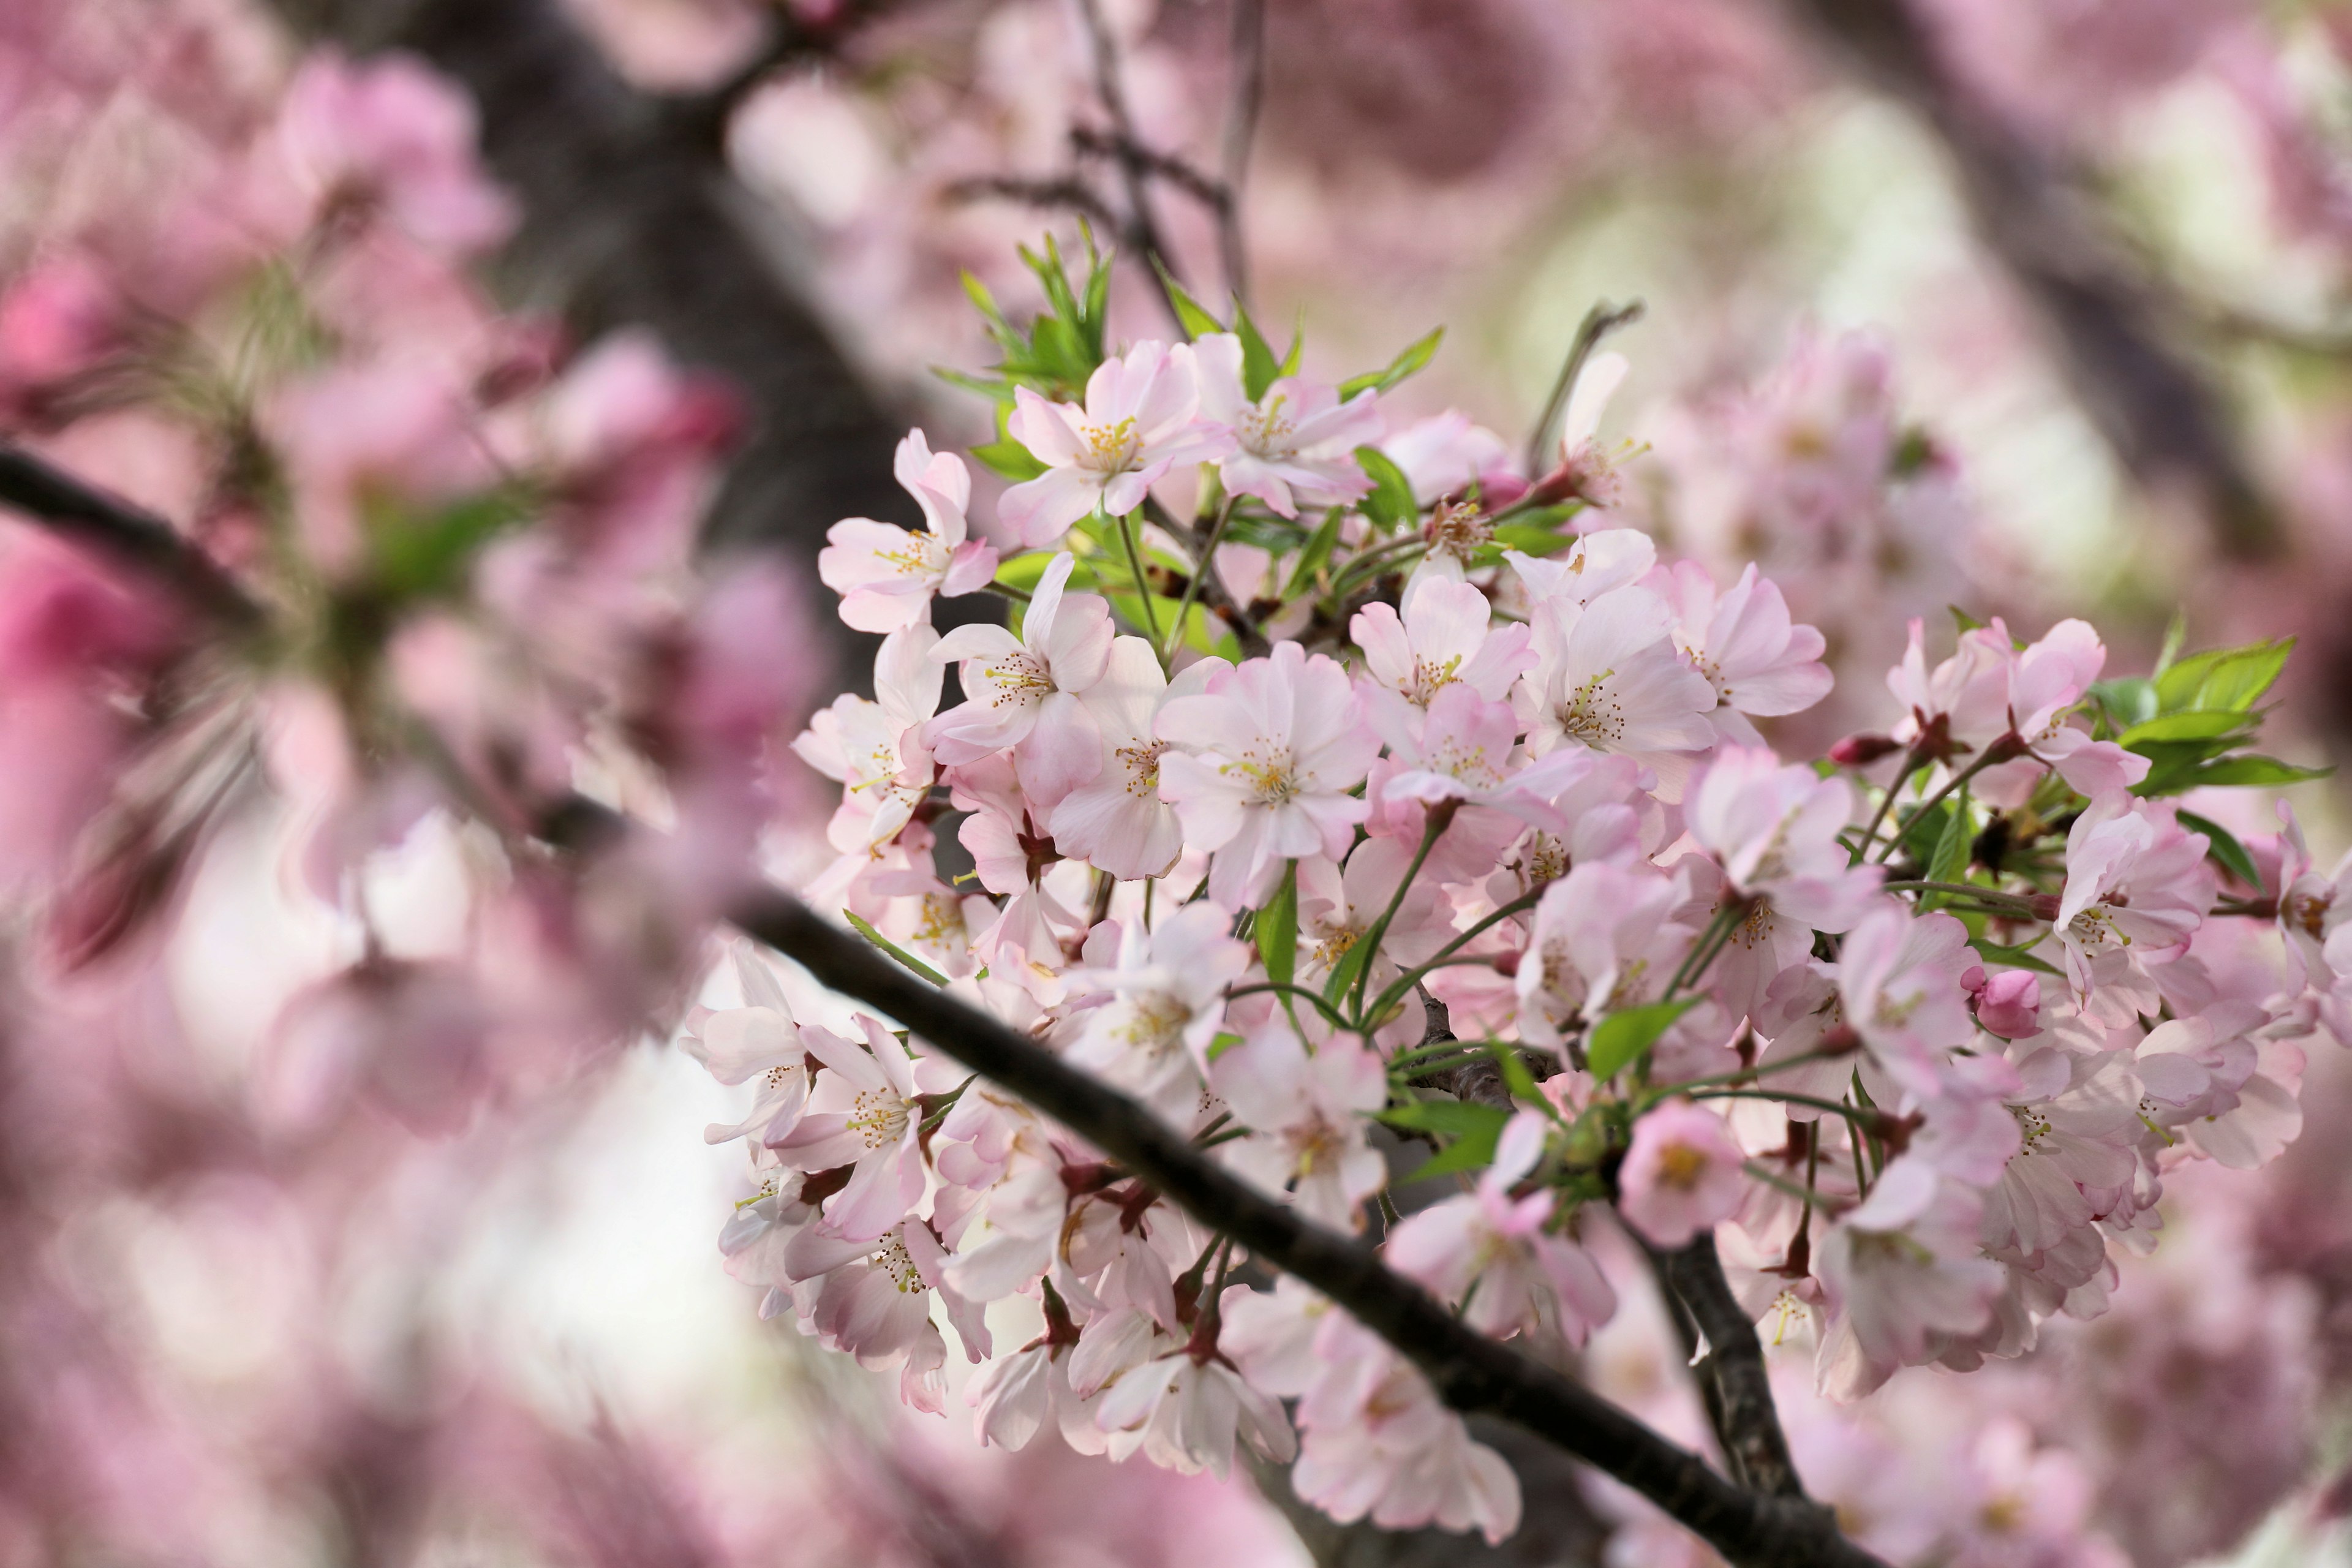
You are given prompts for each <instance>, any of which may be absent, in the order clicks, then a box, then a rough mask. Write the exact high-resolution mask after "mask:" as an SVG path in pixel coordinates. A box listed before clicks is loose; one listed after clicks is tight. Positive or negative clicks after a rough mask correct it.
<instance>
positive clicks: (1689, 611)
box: [1653, 561, 1831, 746]
mask: <svg viewBox="0 0 2352 1568" xmlns="http://www.w3.org/2000/svg"><path fill="white" fill-rule="evenodd" d="M1660 575H1663V576H1664V577H1665V579H1666V581H1665V582H1664V583H1663V584H1656V586H1657V588H1658V590H1659V591H1660V592H1661V593H1662V594H1663V595H1664V596H1665V598H1666V600H1667V602H1668V603H1669V604H1671V605H1673V606H1674V612H1675V647H1677V648H1679V649H1681V650H1682V655H1683V657H1684V658H1686V659H1688V660H1689V661H1690V665H1691V668H1694V669H1696V670H1697V671H1698V672H1699V674H1701V675H1702V676H1705V677H1706V681H1707V684H1708V685H1710V686H1712V687H1714V688H1715V700H1716V708H1715V712H1714V721H1715V725H1716V728H1717V730H1718V731H1721V732H1722V733H1723V734H1724V736H1725V737H1726V738H1727V739H1729V740H1733V741H1737V742H1740V743H1741V744H1743V745H1751V746H1752V745H1759V744H1761V743H1762V739H1761V737H1760V736H1759V735H1758V734H1757V733H1756V726H1755V725H1753V724H1751V723H1749V722H1748V716H1754V717H1757V718H1767V717H1775V716H1778V715H1780V714H1786V713H1798V712H1802V711H1803V710H1805V709H1808V708H1811V706H1812V705H1813V704H1814V703H1816V702H1819V701H1820V700H1822V698H1824V697H1827V696H1828V695H1829V693H1830V686H1831V677H1830V671H1829V667H1828V666H1827V665H1825V664H1823V663H1822V662H1821V658H1822V650H1823V648H1824V647H1826V645H1825V644H1824V642H1823V641H1822V634H1821V633H1820V632H1818V631H1816V630H1815V629H1813V628H1812V627H1811V626H1798V625H1795V624H1794V623H1792V622H1791V621H1790V618H1789V606H1788V605H1787V603H1786V602H1785V601H1783V600H1782V598H1781V597H1780V588H1779V587H1778V586H1777V585H1776V584H1773V583H1772V582H1770V581H1769V579H1765V578H1760V577H1759V576H1757V574H1756V565H1755V563H1753V562H1750V563H1748V566H1747V567H1746V568H1745V569H1744V570H1743V571H1741V573H1740V574H1739V581H1738V582H1737V583H1735V584H1732V586H1731V588H1730V589H1729V591H1728V592H1725V593H1721V594H1718V593H1717V590H1716V585H1715V579H1714V578H1713V577H1712V576H1710V575H1708V574H1707V572H1706V568H1704V567H1702V566H1700V565H1699V564H1698V563H1696V562H1693V561H1678V562H1676V563H1675V564H1674V565H1673V566H1672V567H1669V568H1664V569H1662V571H1661V573H1660ZM1653 581H1654V582H1655V579H1653Z"/></svg>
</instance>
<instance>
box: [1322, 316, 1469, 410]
mask: <svg viewBox="0 0 2352 1568" xmlns="http://www.w3.org/2000/svg"><path fill="white" fill-rule="evenodd" d="M1444 336H1445V329H1444V327H1440V328H1438V329H1437V330H1436V331H1433V332H1431V333H1430V334H1429V335H1428V336H1427V337H1425V338H1422V339H1420V340H1419V341H1417V342H1414V343H1413V344H1412V346H1411V347H1409V348H1407V349H1406V350H1405V351H1404V353H1401V354H1399V355H1397V356H1396V358H1394V359H1392V360H1391V361H1389V364H1388V368H1387V369H1386V370H1376V371H1371V372H1370V373H1368V374H1363V375H1355V376H1349V378H1348V379H1347V380H1345V381H1343V382H1341V383H1340V384H1339V395H1340V397H1341V398H1342V399H1345V398H1349V397H1353V396H1355V395H1356V394H1358V393H1360V392H1386V391H1387V390H1388V389H1389V388H1391V387H1392V386H1394V385H1395V384H1397V383H1399V382H1401V381H1402V380H1403V379H1404V378H1405V377H1407V376H1409V375H1412V374H1414V373H1415V372H1417V371H1419V370H1420V369H1421V368H1422V366H1423V365H1425V364H1427V363H1429V362H1430V359H1431V357H1432V356H1433V355H1434V354H1435V353H1437V345H1438V343H1439V342H1441V341H1443V340H1444Z"/></svg>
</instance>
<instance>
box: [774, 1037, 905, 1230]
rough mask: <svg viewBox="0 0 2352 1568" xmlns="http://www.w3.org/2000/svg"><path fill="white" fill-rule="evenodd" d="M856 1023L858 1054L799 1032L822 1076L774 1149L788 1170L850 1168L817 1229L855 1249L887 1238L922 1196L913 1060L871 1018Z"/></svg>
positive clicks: (833, 1040) (843, 1043)
mask: <svg viewBox="0 0 2352 1568" xmlns="http://www.w3.org/2000/svg"><path fill="white" fill-rule="evenodd" d="M857 1023H858V1026H859V1027H860V1028H861V1029H863V1030H864V1031H865V1034H866V1045H865V1047H864V1048H863V1049H861V1048H859V1047H856V1046H855V1045H852V1044H851V1043H850V1042H849V1041H847V1040H845V1039H843V1038H842V1037H840V1036H839V1035H836V1034H835V1033H834V1032H833V1031H832V1030H830V1029H827V1028H824V1027H823V1026H819V1025H815V1024H803V1025H802V1026H801V1043H802V1044H803V1045H804V1046H805V1047H808V1054H809V1055H810V1056H811V1057H813V1058H815V1059H816V1061H817V1063H818V1065H820V1066H821V1067H823V1068H824V1069H825V1070H824V1071H823V1072H821V1073H819V1074H817V1077H816V1083H815V1087H814V1089H811V1090H810V1092H809V1100H808V1110H807V1111H806V1113H805V1114H803V1116H802V1118H801V1120H800V1123H799V1125H798V1126H796V1127H794V1128H793V1130H792V1131H790V1132H788V1133H786V1134H785V1135H784V1137H783V1138H782V1141H780V1142H778V1143H777V1144H776V1145H775V1150H776V1154H777V1157H778V1158H779V1159H781V1160H782V1162H783V1163H784V1166H785V1167H786V1168H787V1169H789V1170H795V1171H830V1170H835V1169H837V1168H838V1167H840V1166H843V1165H849V1166H853V1167H854V1169H853V1170H852V1172H851V1173H850V1177H849V1184H848V1185H847V1186H845V1187H844V1188H843V1189H842V1190H841V1192H840V1194H838V1195H837V1196H835V1197H834V1198H833V1199H831V1200H830V1202H829V1204H828V1206H827V1207H826V1209H825V1215H824V1224H823V1225H822V1226H820V1229H821V1230H823V1231H824V1233H825V1234H827V1235H830V1236H833V1237H839V1238H840V1239H842V1240H845V1241H853V1242H856V1241H871V1240H873V1239H874V1238H875V1237H878V1236H881V1235H883V1234H885V1233H886V1232H887V1231H888V1230H889V1229H890V1227H891V1226H895V1225H897V1224H898V1222H899V1221H900V1220H901V1219H904V1218H905V1217H906V1215H907V1211H908V1209H910V1208H912V1207H914V1206H915V1202H916V1200H917V1199H919V1198H920V1197H921V1196H922V1195H923V1160H922V1153H921V1150H920V1148H919V1143H918V1141H917V1136H916V1135H917V1132H918V1131H919V1128H920V1125H921V1123H922V1120H923V1111H922V1108H921V1107H920V1106H919V1105H918V1104H917V1103H916V1100H915V1093H916V1090H915V1062H914V1059H913V1058H911V1057H909V1056H908V1054H907V1047H904V1046H902V1045H900V1044H899V1043H898V1039H897V1037H894V1036H893V1035H892V1034H891V1033H890V1031H889V1030H887V1029H886V1028H884V1027H883V1026H881V1025H880V1024H879V1023H877V1022H876V1021H875V1020H874V1019H873V1018H871V1017H869V1016H866V1015H865V1014H863V1013H860V1014H859V1015H858V1016H857Z"/></svg>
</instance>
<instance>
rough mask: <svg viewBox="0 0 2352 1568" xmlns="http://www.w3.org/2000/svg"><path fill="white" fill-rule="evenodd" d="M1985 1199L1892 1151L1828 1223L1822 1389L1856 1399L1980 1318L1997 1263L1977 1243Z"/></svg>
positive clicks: (1996, 1290) (1987, 1309) (1995, 1281)
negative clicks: (1861, 1195) (1850, 1205)
mask: <svg viewBox="0 0 2352 1568" xmlns="http://www.w3.org/2000/svg"><path fill="white" fill-rule="evenodd" d="M1982 1206H1983V1205H1982V1201H1981V1200H1980V1199H1979V1197H1978V1196H1977V1195H1976V1194H1973V1193H1971V1192H1969V1190H1968V1189H1967V1188H1966V1187H1963V1186H1961V1185H1959V1184H1957V1183H1954V1182H1949V1181H1946V1180H1944V1179H1943V1178H1941V1177H1939V1176H1937V1173H1935V1172H1933V1171H1931V1170H1929V1169H1927V1167H1926V1166H1925V1165H1923V1164H1921V1163H1919V1162H1917V1161H1916V1160H1908V1159H1896V1160H1893V1161H1890V1162H1888V1163H1887V1166H1886V1168H1885V1170H1883V1171H1881V1172H1880V1173H1879V1174H1878V1180H1877V1182H1876V1183H1875V1184H1874V1185H1873V1186H1872V1187H1871V1191H1870V1196H1869V1198H1868V1199H1867V1200H1866V1201H1865V1202H1864V1204H1863V1205H1861V1206H1860V1207H1859V1208H1856V1209H1854V1210H1853V1212H1851V1213H1849V1214H1846V1215H1841V1216H1840V1217H1839V1219H1838V1221H1837V1223H1836V1224H1834V1225H1832V1226H1830V1227H1829V1230H1828V1234H1827V1235H1825V1236H1824V1237H1822V1242H1821V1252H1820V1260H1819V1264H1818V1268H1819V1269H1820V1272H1821V1279H1822V1287H1823V1289H1824V1290H1825V1292H1826V1294H1827V1297H1828V1302H1829V1310H1830V1321H1831V1325H1832V1327H1831V1330H1830V1331H1829V1332H1828V1333H1827V1334H1825V1335H1824V1336H1823V1337H1822V1345H1821V1352H1820V1357H1819V1362H1818V1374H1819V1377H1820V1380H1821V1386H1822V1392H1823V1393H1825V1394H1829V1395H1830V1396H1831V1397H1832V1398H1835V1399H1858V1398H1860V1397H1861V1396H1862V1395H1864V1394H1868V1393H1870V1392H1871V1391H1872V1390H1873V1389H1874V1388H1876V1387H1878V1385H1879V1384H1883V1383H1885V1381H1886V1379H1887V1378H1888V1377H1889V1376H1891V1375H1892V1374H1893V1373H1895V1371H1896V1370H1897V1369H1898V1368H1901V1367H1906V1366H1916V1365H1918V1364H1920V1363H1923V1362H1927V1361H1930V1360H1933V1359H1934V1358H1935V1357H1936V1356H1937V1354H1938V1353H1940V1352H1941V1350H1942V1348H1943V1342H1944V1340H1945V1338H1946V1337H1947V1336H1950V1335H1954V1334H1968V1333H1973V1332H1975V1331H1977V1330H1978V1329H1980V1328H1982V1327H1983V1326H1984V1323H1985V1321H1986V1319H1987V1318H1989V1317H1990V1315H1991V1313H1992V1306H1993V1299H1994V1297H1996V1296H1998V1295H1999V1294H2000V1288H2001V1271H2000V1265H1998V1264H1996V1263H1994V1262H1993V1261H1992V1260H1990V1258H1984V1257H1982V1256H1980V1255H1979V1252H1978V1250H1977V1225H1978V1215H1979V1210H1980V1209H1981V1208H1982Z"/></svg>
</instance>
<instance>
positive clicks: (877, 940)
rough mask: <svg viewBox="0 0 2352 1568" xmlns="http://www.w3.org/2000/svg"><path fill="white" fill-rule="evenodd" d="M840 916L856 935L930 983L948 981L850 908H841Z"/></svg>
mask: <svg viewBox="0 0 2352 1568" xmlns="http://www.w3.org/2000/svg"><path fill="white" fill-rule="evenodd" d="M841 918H842V919H843V920H845V921H848V922H849V925H850V929H851V930H852V931H856V933H857V934H858V935H860V936H862V937H864V938H865V939H866V941H868V942H872V943H873V944H874V945H875V946H877V947H878V948H880V949H881V950H882V951H883V952H887V953H888V954H889V955H890V956H891V957H893V958H895V959H897V960H898V962H899V963H903V964H905V965H906V966H907V967H908V968H909V969H911V970H913V971H914V972H915V973H918V974H919V975H921V976H922V977H923V978H924V979H926V980H928V981H929V982H930V983H931V984H934V985H945V984H947V983H948V977H947V976H946V975H944V974H941V973H940V972H939V971H938V970H936V969H933V968H932V967H931V966H930V965H929V964H928V963H924V962H923V961H922V960H921V959H919V958H917V957H916V956H915V955H914V954H913V953H911V952H908V951H907V950H906V949H905V948H903V947H900V946H899V945H898V943H897V942H892V941H891V940H890V939H889V938H888V937H887V936H884V935H883V934H882V933H881V932H880V931H876V930H875V929H874V928H873V927H872V926H870V925H867V924H866V922H865V921H862V920H860V919H858V917H857V916H856V914H855V913H854V912H852V911H851V910H842V911H841Z"/></svg>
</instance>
